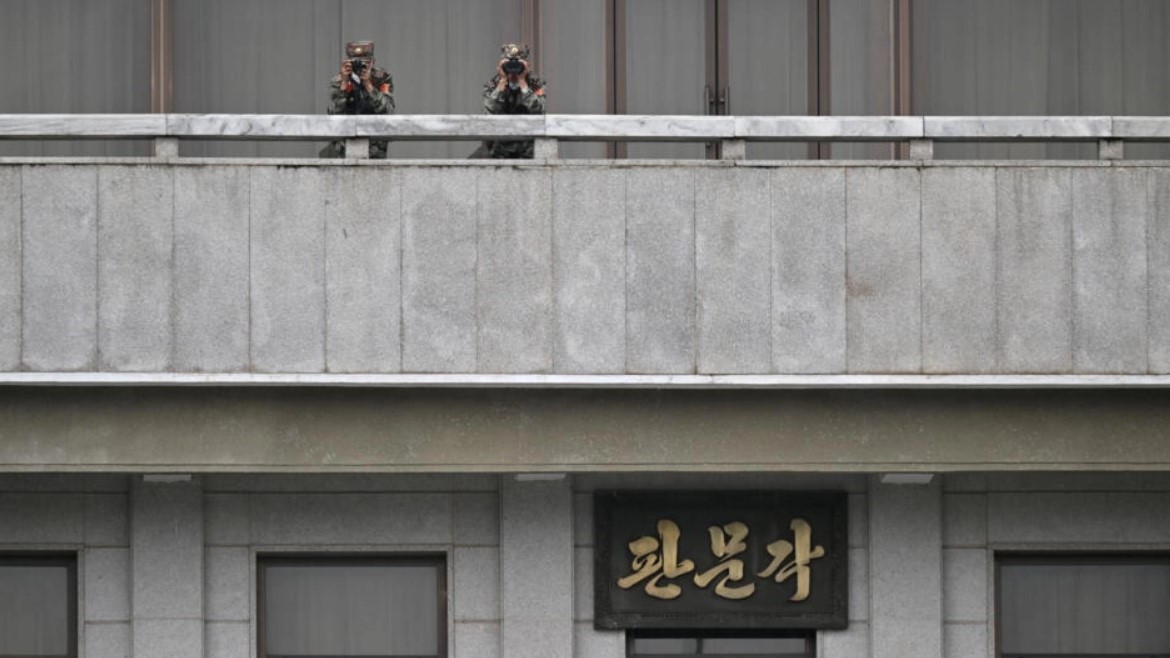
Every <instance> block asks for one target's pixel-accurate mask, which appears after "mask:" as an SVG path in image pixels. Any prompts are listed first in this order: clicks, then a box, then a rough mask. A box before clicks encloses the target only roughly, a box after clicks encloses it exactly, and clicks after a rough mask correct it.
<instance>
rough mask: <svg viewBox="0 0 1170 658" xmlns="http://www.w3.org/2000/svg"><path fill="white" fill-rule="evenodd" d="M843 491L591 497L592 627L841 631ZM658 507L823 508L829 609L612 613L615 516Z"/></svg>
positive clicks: (845, 596)
mask: <svg viewBox="0 0 1170 658" xmlns="http://www.w3.org/2000/svg"><path fill="white" fill-rule="evenodd" d="M848 500H849V499H848V494H847V493H846V492H843V491H841V492H837V491H831V492H805V491H736V492H729V491H726V490H721V491H694V490H689V491H661V490H653V491H641V490H623V491H596V492H594V494H593V537H594V548H593V554H594V556H593V607H594V613H593V625H594V627H595V628H597V629H598V630H617V629H625V628H649V629H654V628H658V629H692V630H694V629H724V628H736V629H744V630H748V629H789V630H792V629H802V630H812V629H826V630H841V629H844V628H846V627H847V626H848V623H849V522H848V516H847V515H848ZM631 504H634V505H638V506H660V507H661V508H662V509H663V510H669V509H671V508H679V507H685V506H689V505H692V504H696V505H704V506H707V505H713V504H714V505H719V506H723V507H727V508H728V509H735V508H736V507H764V506H768V505H776V504H782V505H783V506H784V507H789V508H791V507H797V508H799V507H801V506H809V505H816V506H822V507H824V506H827V507H830V508H831V510H832V523H831V528H830V530H829V536H830V537H831V543H830V545H829V546H828V547H827V551H826V555H825V557H827V558H828V564H829V565H831V568H832V574H831V579H832V580H831V583H832V584H831V588H832V604H831V610H829V611H828V612H810V613H797V614H792V613H760V612H734V613H729V612H720V611H710V612H694V611H687V612H678V613H644V612H620V611H615V610H614V606H613V600H612V599H611V596H610V592H611V588H612V587H613V586H614V584H613V582H612V581H613V574H612V573H611V570H610V566H611V564H612V562H611V558H612V557H613V551H614V550H615V546H614V535H613V517H614V512H615V511H616V510H617V509H619V508H621V507H623V506H625V505H631Z"/></svg>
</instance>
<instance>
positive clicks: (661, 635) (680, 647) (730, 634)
mask: <svg viewBox="0 0 1170 658" xmlns="http://www.w3.org/2000/svg"><path fill="white" fill-rule="evenodd" d="M813 637H814V636H813V635H812V634H807V635H804V634H791V633H787V634H783V635H777V634H766V635H762V634H754V633H750V632H747V631H705V632H698V633H678V632H671V631H638V632H630V633H628V634H627V636H626V656H627V657H628V658H643V657H646V656H722V657H723V658H812V657H813V656H815V655H816V646H815V642H814V640H813Z"/></svg>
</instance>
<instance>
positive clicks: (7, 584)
mask: <svg viewBox="0 0 1170 658" xmlns="http://www.w3.org/2000/svg"><path fill="white" fill-rule="evenodd" d="M4 656H21V657H22V658H26V657H27V658H31V657H32V656H52V657H54V658H73V657H75V656H77V558H76V557H75V556H74V555H71V554H70V555H44V554H38V555H0V657H4Z"/></svg>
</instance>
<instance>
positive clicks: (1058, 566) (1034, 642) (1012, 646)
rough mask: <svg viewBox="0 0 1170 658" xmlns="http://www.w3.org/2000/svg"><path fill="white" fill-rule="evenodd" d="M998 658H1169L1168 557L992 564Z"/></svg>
mask: <svg viewBox="0 0 1170 658" xmlns="http://www.w3.org/2000/svg"><path fill="white" fill-rule="evenodd" d="M996 565H997V570H998V576H997V583H998V585H997V590H998V613H997V616H996V619H997V620H998V628H997V632H998V645H999V648H1000V653H999V655H1000V656H1001V657H1002V658H1056V657H1058V656H1077V657H1078V658H1098V657H1099V658H1106V657H1108V658H1126V657H1128V658H1139V657H1140V658H1164V657H1167V656H1170V624H1167V623H1166V620H1167V619H1168V618H1170V556H1168V555H1159V554H1127V555H1085V554H1072V555H1069V554H1064V555H1008V556H999V557H998V559H997V563H996Z"/></svg>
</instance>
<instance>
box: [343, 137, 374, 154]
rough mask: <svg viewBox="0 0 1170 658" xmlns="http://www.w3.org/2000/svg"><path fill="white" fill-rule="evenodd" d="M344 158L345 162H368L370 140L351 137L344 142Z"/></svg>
mask: <svg viewBox="0 0 1170 658" xmlns="http://www.w3.org/2000/svg"><path fill="white" fill-rule="evenodd" d="M345 158H346V159H347V160H369V159H370V140H368V139H366V138H365V137H352V138H350V139H347V140H345Z"/></svg>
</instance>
